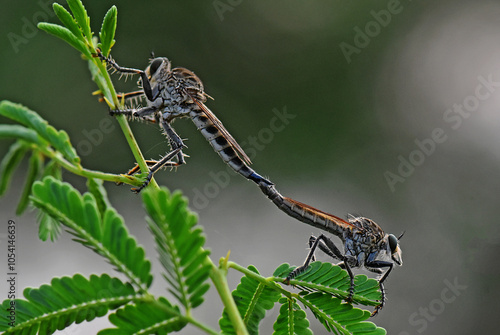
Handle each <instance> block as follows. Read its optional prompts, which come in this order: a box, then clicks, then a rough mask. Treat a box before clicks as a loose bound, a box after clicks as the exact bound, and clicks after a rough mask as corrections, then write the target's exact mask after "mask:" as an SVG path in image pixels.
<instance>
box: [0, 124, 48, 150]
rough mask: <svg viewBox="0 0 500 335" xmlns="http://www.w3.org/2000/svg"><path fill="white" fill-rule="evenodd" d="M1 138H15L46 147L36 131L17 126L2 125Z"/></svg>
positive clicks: (0, 128) (0, 126)
mask: <svg viewBox="0 0 500 335" xmlns="http://www.w3.org/2000/svg"><path fill="white" fill-rule="evenodd" d="M0 138H15V139H20V140H25V141H27V142H31V143H35V144H38V145H46V143H45V141H44V140H43V139H42V138H41V137H40V136H38V134H37V133H36V131H34V130H32V129H28V128H26V127H23V126H20V125H17V124H0Z"/></svg>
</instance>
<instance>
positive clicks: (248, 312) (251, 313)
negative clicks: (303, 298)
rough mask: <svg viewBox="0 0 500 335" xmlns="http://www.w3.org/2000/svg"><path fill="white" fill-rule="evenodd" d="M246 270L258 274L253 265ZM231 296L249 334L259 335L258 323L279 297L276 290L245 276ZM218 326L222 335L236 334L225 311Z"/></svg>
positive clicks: (279, 294)
mask: <svg viewBox="0 0 500 335" xmlns="http://www.w3.org/2000/svg"><path fill="white" fill-rule="evenodd" d="M248 269H249V270H250V271H252V272H255V273H257V274H259V272H258V271H257V269H256V268H255V267H254V266H253V265H250V266H249V267H248ZM232 295H233V299H234V301H235V302H236V306H237V307H238V311H239V312H240V315H241V318H242V319H243V322H244V323H245V326H246V327H247V330H248V332H249V333H250V334H258V333H259V323H260V322H261V321H262V319H263V318H264V316H265V315H266V310H270V309H271V308H273V307H274V304H275V303H276V302H277V301H278V299H279V298H280V297H281V293H280V292H279V291H278V290H274V289H272V288H270V287H269V286H267V285H264V284H262V283H260V282H259V281H257V280H256V279H254V278H252V277H249V276H246V275H245V276H243V277H242V278H241V282H240V284H239V285H238V287H236V290H234V291H233V292H232ZM219 325H220V328H221V330H222V332H223V333H224V334H236V333H235V330H234V328H233V326H232V324H231V320H230V319H229V316H228V314H227V312H226V310H224V313H223V315H222V318H221V319H220V320H219Z"/></svg>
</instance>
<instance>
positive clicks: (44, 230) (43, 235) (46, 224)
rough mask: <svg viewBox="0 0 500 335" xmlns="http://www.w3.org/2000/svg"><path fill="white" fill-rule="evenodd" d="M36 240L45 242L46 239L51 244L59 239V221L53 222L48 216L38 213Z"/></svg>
mask: <svg viewBox="0 0 500 335" xmlns="http://www.w3.org/2000/svg"><path fill="white" fill-rule="evenodd" d="M38 223H39V227H38V238H39V239H40V240H42V241H47V239H48V238H50V240H51V241H52V242H54V241H55V240H57V239H58V238H59V235H60V234H61V224H60V223H59V221H57V220H54V219H53V218H52V217H51V216H50V215H48V214H46V213H44V212H39V213H38Z"/></svg>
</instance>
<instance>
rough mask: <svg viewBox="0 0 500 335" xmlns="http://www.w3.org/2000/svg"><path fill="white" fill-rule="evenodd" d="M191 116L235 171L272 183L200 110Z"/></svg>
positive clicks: (217, 151) (253, 178)
mask: <svg viewBox="0 0 500 335" xmlns="http://www.w3.org/2000/svg"><path fill="white" fill-rule="evenodd" d="M190 116H191V120H193V123H194V124H195V125H196V128H197V129H198V130H199V131H200V132H201V134H202V135H203V137H205V139H206V140H207V141H208V143H210V145H211V146H212V148H214V150H215V152H216V153H217V154H218V155H219V156H220V157H221V158H222V160H223V161H224V162H225V163H226V164H227V165H229V166H230V167H231V168H232V169H233V170H234V171H236V172H237V173H239V174H241V175H242V176H244V177H245V178H247V179H250V180H252V181H254V182H255V183H259V182H261V181H264V182H267V183H268V184H270V182H269V181H267V180H266V179H264V178H263V177H261V176H260V175H259V174H257V173H256V172H255V171H254V170H253V169H252V168H250V167H249V166H248V165H247V164H246V163H245V162H244V161H243V160H242V159H241V158H240V157H239V156H238V154H237V152H236V151H235V150H234V148H233V146H232V145H231V143H229V141H228V140H227V139H226V137H225V136H224V134H223V133H222V132H221V131H220V129H219V128H218V127H217V126H216V125H215V124H214V123H213V122H212V121H211V120H210V119H209V118H208V117H206V116H205V115H204V114H203V113H201V112H199V111H192V112H191V113H190Z"/></svg>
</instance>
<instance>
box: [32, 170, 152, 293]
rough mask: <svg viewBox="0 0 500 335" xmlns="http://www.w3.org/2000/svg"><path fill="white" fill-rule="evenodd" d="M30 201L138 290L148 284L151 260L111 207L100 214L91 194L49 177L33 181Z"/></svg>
mask: <svg viewBox="0 0 500 335" xmlns="http://www.w3.org/2000/svg"><path fill="white" fill-rule="evenodd" d="M31 200H32V201H33V204H34V205H35V206H36V207H38V208H39V209H41V210H42V211H43V212H45V213H46V214H48V215H50V216H51V217H52V218H53V219H55V220H57V221H60V222H61V223H62V224H63V225H64V226H65V227H67V228H68V231H69V232H70V233H71V234H73V235H74V236H76V239H75V241H78V242H80V243H81V244H83V245H84V246H86V247H88V248H90V249H92V250H94V251H95V252H96V253H98V254H99V255H101V256H103V257H105V258H106V259H107V260H108V262H110V263H111V264H112V265H114V266H115V268H116V270H117V271H120V272H122V273H124V274H125V275H126V276H127V277H128V278H129V279H130V280H131V281H132V282H133V283H134V284H135V285H137V286H138V287H139V288H140V289H141V290H146V289H147V287H149V286H150V285H151V282H152V280H153V277H152V275H151V273H150V270H151V263H150V262H149V260H147V259H146V257H145V253H144V249H143V248H142V247H140V246H138V245H137V242H136V240H135V239H134V238H133V237H132V236H130V234H129V232H128V230H127V228H126V227H125V224H124V222H123V219H122V218H121V217H120V216H119V215H118V214H117V213H116V211H115V210H114V209H113V208H111V207H108V208H107V209H106V211H105V212H104V214H103V215H101V213H100V212H99V209H98V207H97V203H96V200H95V198H94V196H93V195H92V194H90V193H85V194H84V195H83V196H82V195H81V194H80V193H79V192H78V191H77V190H75V189H74V188H73V187H72V186H71V185H70V184H68V183H63V182H61V181H59V180H56V179H54V178H52V177H45V178H44V179H43V181H42V182H39V181H38V182H35V184H34V185H33V195H32V197H31Z"/></svg>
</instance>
